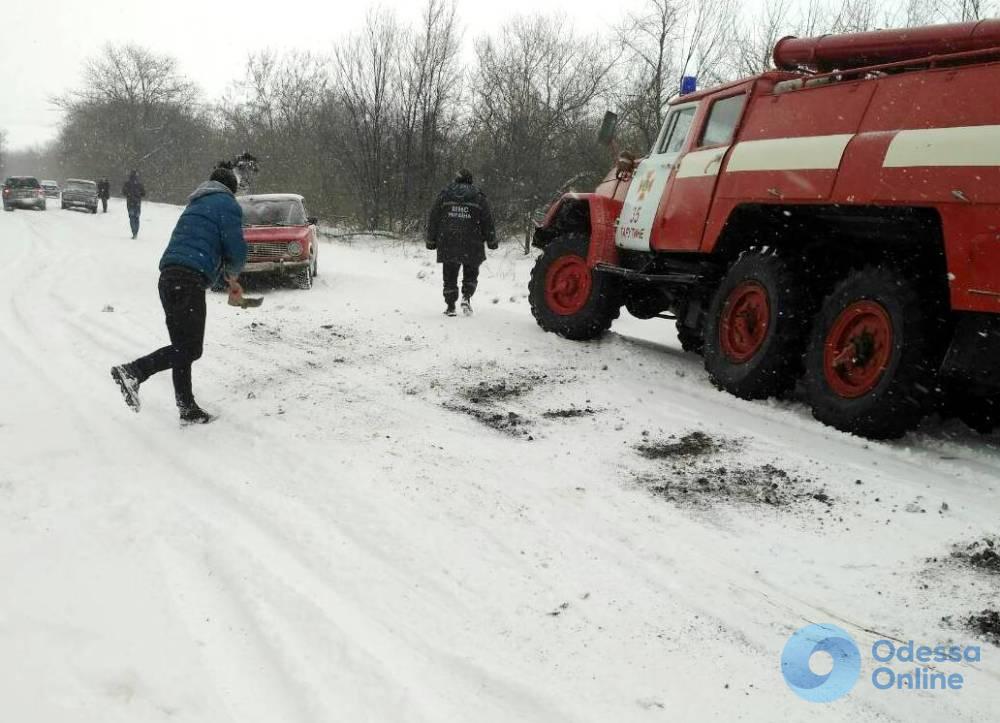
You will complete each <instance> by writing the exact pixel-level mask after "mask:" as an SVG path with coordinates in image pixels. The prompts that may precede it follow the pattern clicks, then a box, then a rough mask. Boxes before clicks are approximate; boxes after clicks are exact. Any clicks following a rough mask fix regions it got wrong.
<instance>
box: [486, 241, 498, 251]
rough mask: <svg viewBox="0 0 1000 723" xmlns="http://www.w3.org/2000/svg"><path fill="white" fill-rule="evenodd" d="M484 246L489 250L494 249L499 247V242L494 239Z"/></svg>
mask: <svg viewBox="0 0 1000 723" xmlns="http://www.w3.org/2000/svg"><path fill="white" fill-rule="evenodd" d="M486 248H488V249H489V250H490V251H496V250H497V249H498V248H500V242H499V241H494V242H493V243H488V244H486Z"/></svg>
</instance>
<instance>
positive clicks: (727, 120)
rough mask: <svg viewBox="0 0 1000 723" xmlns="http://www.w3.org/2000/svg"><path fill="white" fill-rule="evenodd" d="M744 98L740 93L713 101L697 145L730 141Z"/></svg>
mask: <svg viewBox="0 0 1000 723" xmlns="http://www.w3.org/2000/svg"><path fill="white" fill-rule="evenodd" d="M746 99H747V97H746V95H745V94H740V95H734V96H733V97H731V98H723V99H722V100H717V101H715V103H714V104H713V105H712V110H711V111H710V112H709V114H708V122H707V123H706V124H705V131H704V132H703V133H702V136H701V143H699V144H698V146H699V147H706V146H725V145H728V144H729V143H730V142H732V140H733V131H735V130H736V124H737V123H739V122H740V116H741V115H742V114H743V104H744V103H745V102H746Z"/></svg>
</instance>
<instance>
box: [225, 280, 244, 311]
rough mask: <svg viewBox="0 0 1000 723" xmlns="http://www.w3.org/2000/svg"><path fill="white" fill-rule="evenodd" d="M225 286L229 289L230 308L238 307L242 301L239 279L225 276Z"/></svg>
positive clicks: (241, 288)
mask: <svg viewBox="0 0 1000 723" xmlns="http://www.w3.org/2000/svg"><path fill="white" fill-rule="evenodd" d="M226 286H228V287H229V304H230V306H239V305H240V304H241V303H242V301H243V287H242V286H240V282H239V278H238V277H236V276H229V275H228V274H227V275H226Z"/></svg>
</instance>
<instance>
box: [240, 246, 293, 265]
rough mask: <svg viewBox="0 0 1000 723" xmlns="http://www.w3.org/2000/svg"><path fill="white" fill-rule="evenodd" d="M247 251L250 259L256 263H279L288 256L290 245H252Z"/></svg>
mask: <svg viewBox="0 0 1000 723" xmlns="http://www.w3.org/2000/svg"><path fill="white" fill-rule="evenodd" d="M247 251H248V252H249V255H250V258H251V259H254V260H256V261H277V260H278V259H282V258H285V257H287V256H288V244H284V243H251V244H249V245H248V248H247Z"/></svg>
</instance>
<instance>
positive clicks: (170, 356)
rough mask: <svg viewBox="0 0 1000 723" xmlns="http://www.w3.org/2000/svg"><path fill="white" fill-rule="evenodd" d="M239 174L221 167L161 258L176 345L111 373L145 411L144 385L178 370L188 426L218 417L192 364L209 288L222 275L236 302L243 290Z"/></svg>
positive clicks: (178, 394)
mask: <svg viewBox="0 0 1000 723" xmlns="http://www.w3.org/2000/svg"><path fill="white" fill-rule="evenodd" d="M236 188H237V179H236V174H234V173H233V171H232V170H230V169H228V168H216V169H215V171H213V173H212V176H211V179H210V180H209V181H208V182H207V183H203V184H201V185H200V186H198V189H197V190H196V191H195V192H194V193H193V194H191V197H190V198H189V199H188V205H187V208H185V209H184V213H182V214H181V217H180V219H178V221H177V225H176V226H175V227H174V232H173V234H172V235H171V236H170V243H169V244H168V245H167V250H166V251H165V252H164V253H163V257H162V258H161V259H160V285H159V290H160V302H161V303H162V304H163V312H164V314H165V315H166V321H167V332H168V333H169V334H170V345H169V346H165V347H163V348H162V349H158V350H156V351H154V352H153V353H152V354H149V355H148V356H144V357H142V358H141V359H136V360H135V361H133V362H130V363H128V364H122V365H120V366H116V367H112V369H111V377H112V378H113V379H114V380H115V382H117V384H118V387H119V389H121V393H122V396H123V397H124V398H125V403H126V404H127V405H128V406H129V407H130V408H131V409H132V411H134V412H138V411H139V406H140V405H139V385H141V384H142V383H143V382H144V381H146V380H147V379H149V378H150V377H151V376H153V375H154V374H156V373H157V372H162V371H165V370H167V369H171V370H173V377H174V396H175V398H176V400H177V408H178V409H179V410H180V416H181V423H182V424H204V423H206V422H211V421H212V419H213V417H212V415H210V414H208V413H207V412H206V411H205V410H203V409H202V408H201V407H199V406H198V404H197V403H196V402H195V400H194V394H193V392H192V390H191V364H192V363H193V362H194V361H196V360H197V359H200V358H201V352H202V345H203V344H204V340H205V291H206V289H208V287H209V286H211V285H212V284H213V282H214V281H215V280H216V279H217V278H219V276H220V275H222V276H223V277H224V278H225V281H226V283H227V284H228V286H229V295H230V298H231V300H232V301H235V302H239V301H240V299H241V297H242V295H243V289H242V288H241V287H240V285H239V282H238V281H237V279H238V277H239V275H240V271H241V270H242V269H243V264H244V263H246V257H247V245H246V242H245V241H244V240H243V210H242V209H241V208H240V205H239V204H238V203H237V202H236V198H235V193H236Z"/></svg>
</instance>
